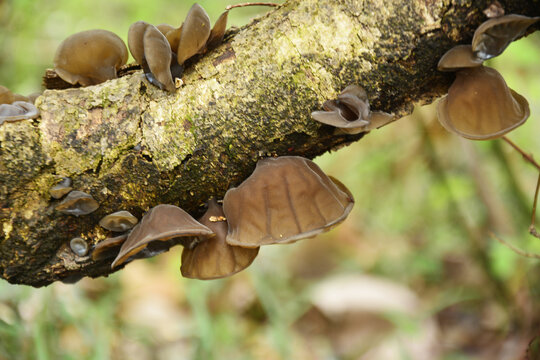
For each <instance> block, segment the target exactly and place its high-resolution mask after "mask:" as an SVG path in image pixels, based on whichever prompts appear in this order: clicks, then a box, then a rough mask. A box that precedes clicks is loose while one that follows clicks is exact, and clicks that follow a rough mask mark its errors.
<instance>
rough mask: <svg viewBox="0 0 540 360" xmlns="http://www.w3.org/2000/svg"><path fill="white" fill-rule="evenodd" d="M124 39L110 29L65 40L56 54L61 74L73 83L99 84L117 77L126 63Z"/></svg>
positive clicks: (57, 67)
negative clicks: (119, 70) (117, 73)
mask: <svg viewBox="0 0 540 360" xmlns="http://www.w3.org/2000/svg"><path fill="white" fill-rule="evenodd" d="M127 59H128V52H127V48H126V45H125V44H124V41H123V40H122V39H120V37H118V35H116V34H114V33H112V32H110V31H107V30H87V31H82V32H79V33H76V34H73V35H71V36H69V37H68V38H67V39H65V40H64V41H63V42H62V43H61V44H60V46H59V47H58V49H57V50H56V54H55V57H54V69H55V71H56V73H57V74H58V76H60V77H61V78H62V79H63V80H65V81H67V82H68V83H70V84H73V85H75V84H80V85H82V86H89V85H96V84H99V83H102V82H104V81H106V80H110V79H114V78H116V71H117V70H118V69H119V68H120V67H121V66H122V65H124V64H125V63H126V62H127Z"/></svg>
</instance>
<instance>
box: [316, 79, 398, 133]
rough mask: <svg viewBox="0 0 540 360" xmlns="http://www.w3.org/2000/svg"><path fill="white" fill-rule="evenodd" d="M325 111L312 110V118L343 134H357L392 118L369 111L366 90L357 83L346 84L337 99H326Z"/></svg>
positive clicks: (389, 115) (392, 117) (379, 125)
mask: <svg viewBox="0 0 540 360" xmlns="http://www.w3.org/2000/svg"><path fill="white" fill-rule="evenodd" d="M323 108H324V110H325V111H314V112H312V113H311V117H313V119H314V120H316V121H318V122H321V123H323V124H326V125H330V126H333V127H335V128H337V131H338V132H341V133H345V134H359V133H361V132H367V131H371V130H373V129H377V128H379V127H381V126H383V125H386V124H388V123H390V122H392V121H393V120H394V116H393V115H392V114H388V113H385V112H382V111H371V110H370V108H369V100H368V98H367V93H366V91H365V90H364V89H363V88H362V87H360V86H358V85H349V86H347V87H346V88H345V89H344V90H343V91H342V92H341V94H339V95H338V98H337V100H327V101H325V102H324V104H323Z"/></svg>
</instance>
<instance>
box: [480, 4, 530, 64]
mask: <svg viewBox="0 0 540 360" xmlns="http://www.w3.org/2000/svg"><path fill="white" fill-rule="evenodd" d="M539 20H540V17H533V18H530V17H527V16H523V15H516V14H509V15H504V16H500V17H496V18H493V19H489V20H487V21H485V22H483V23H482V25H480V26H479V27H478V28H477V29H476V31H475V32H474V36H473V40H472V50H473V53H474V54H475V56H476V57H478V58H479V59H481V60H487V59H491V58H492V57H495V56H497V55H500V54H501V53H502V52H503V51H504V49H506V47H507V46H508V45H510V43H511V42H512V41H514V40H515V39H517V38H518V37H521V36H523V35H524V34H525V31H527V28H528V27H529V26H531V25H532V24H534V23H535V22H537V21H539Z"/></svg>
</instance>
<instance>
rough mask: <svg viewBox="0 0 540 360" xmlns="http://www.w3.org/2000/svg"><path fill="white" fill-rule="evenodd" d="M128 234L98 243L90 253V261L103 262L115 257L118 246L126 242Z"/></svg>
mask: <svg viewBox="0 0 540 360" xmlns="http://www.w3.org/2000/svg"><path fill="white" fill-rule="evenodd" d="M127 237H128V234H122V235H119V236H116V237H112V238H107V239H105V240H103V241H101V242H99V243H98V244H97V245H96V246H95V247H94V250H93V251H92V260H103V259H109V258H113V257H116V255H118V251H119V250H120V246H122V244H123V243H124V242H125V241H126V239H127Z"/></svg>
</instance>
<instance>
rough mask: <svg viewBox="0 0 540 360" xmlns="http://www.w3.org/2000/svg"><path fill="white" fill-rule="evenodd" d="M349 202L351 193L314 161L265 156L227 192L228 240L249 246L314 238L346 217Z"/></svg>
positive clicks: (225, 199) (225, 210)
mask: <svg viewBox="0 0 540 360" xmlns="http://www.w3.org/2000/svg"><path fill="white" fill-rule="evenodd" d="M353 204H354V199H353V197H352V195H351V193H350V192H349V191H348V190H347V189H346V188H345V187H344V186H343V185H341V184H339V183H338V184H336V183H334V182H333V181H332V179H330V178H329V177H328V176H327V175H326V174H325V173H324V172H323V171H322V170H321V169H320V168H319V167H318V166H317V165H316V164H315V163H314V162H313V161H311V160H308V159H305V158H302V157H297V156H282V157H278V158H267V159H263V160H260V161H259V162H258V163H257V166H256V168H255V171H254V172H253V174H251V175H250V176H249V177H248V178H247V179H246V180H245V181H244V182H243V183H242V184H240V186H238V187H237V188H233V189H229V191H227V193H226V194H225V198H224V200H223V211H224V212H225V216H226V218H227V222H228V224H229V231H228V235H227V243H229V244H230V245H234V246H242V247H250V248H253V247H258V246H261V245H268V244H277V243H290V242H294V241H297V240H300V239H304V238H308V237H312V236H315V235H317V234H320V233H322V232H325V231H328V230H329V229H330V228H332V227H333V226H335V225H337V224H339V223H340V222H342V221H343V220H345V218H346V217H347V215H349V212H350V211H351V209H352V207H353Z"/></svg>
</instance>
